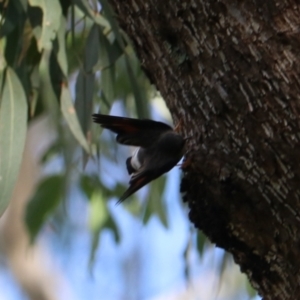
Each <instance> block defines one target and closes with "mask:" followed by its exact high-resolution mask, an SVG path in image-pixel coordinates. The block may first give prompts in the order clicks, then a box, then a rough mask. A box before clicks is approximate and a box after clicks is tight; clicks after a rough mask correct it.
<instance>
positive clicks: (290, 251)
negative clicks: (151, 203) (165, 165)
mask: <svg viewBox="0 0 300 300" xmlns="http://www.w3.org/2000/svg"><path fill="white" fill-rule="evenodd" d="M110 3H111V5H112V7H113V9H114V12H115V14H116V17H117V19H118V20H119V22H120V24H121V27H122V28H123V29H124V30H125V31H126V33H127V34H128V35H129V37H130V38H131V39H132V41H133V43H134V45H135V48H136V52H137V54H138V56H139V58H140V60H141V64H142V66H143V68H144V69H145V71H146V73H147V74H148V76H149V78H150V79H151V81H152V82H153V83H154V84H156V86H157V88H158V89H159V90H160V92H161V94H162V95H163V97H164V99H165V101H166V103H167V105H168V107H169V109H170V111H171V113H172V116H173V117H174V119H175V121H176V122H178V121H179V120H182V122H183V126H182V132H183V134H184V135H192V136H193V139H191V140H189V142H188V147H187V148H188V152H187V155H186V157H187V158H188V159H190V160H191V163H190V164H189V166H188V167H187V168H186V169H185V170H184V171H185V174H184V178H183V181H182V185H181V190H182V192H184V193H185V196H184V200H185V201H187V202H188V204H189V206H190V219H191V221H192V222H193V223H194V224H195V225H196V226H197V228H199V229H200V230H203V231H204V233H205V234H206V235H207V236H208V237H209V238H210V239H211V240H212V241H213V242H214V243H216V245H217V246H219V247H222V248H224V249H225V250H227V251H229V252H231V253H232V254H233V256H234V259H235V261H236V262H237V263H238V264H239V265H240V267H241V270H242V271H243V272H245V273H246V274H247V275H248V277H249V279H250V281H251V283H252V284H253V286H254V287H255V288H256V289H257V290H258V292H259V294H260V295H261V296H263V298H264V299H272V300H276V299H280V300H281V299H300V286H299V284H300V273H299V272H300V235H299V232H298V228H300V167H299V157H300V142H299V139H300V134H299V125H300V122H299V113H300V74H299V69H300V67H299V66H300V65H299V63H298V58H297V57H298V56H299V53H300V51H299V50H300V35H299V30H300V25H299V23H300V12H299V10H300V4H299V2H298V1H292V0H290V1H287V0H286V1H285V0H280V1H279V0H276V1H272V0H265V1H256V0H254V1H233V0H227V1H226V0H223V1H208V0H206V1H205V0H195V1H174V0H160V1H157V0H127V1H120V0H110Z"/></svg>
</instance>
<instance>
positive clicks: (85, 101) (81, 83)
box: [75, 70, 95, 136]
mask: <svg viewBox="0 0 300 300" xmlns="http://www.w3.org/2000/svg"><path fill="white" fill-rule="evenodd" d="M94 81H95V77H94V74H85V72H84V71H82V70H81V71H79V73H78V76H77V81H76V100H75V109H76V113H77V116H78V120H79V122H80V125H81V128H82V130H83V133H84V134H85V136H86V135H87V133H88V131H89V130H90V127H91V120H92V119H91V115H92V110H93V94H94Z"/></svg>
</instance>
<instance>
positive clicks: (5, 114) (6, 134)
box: [0, 68, 27, 215]
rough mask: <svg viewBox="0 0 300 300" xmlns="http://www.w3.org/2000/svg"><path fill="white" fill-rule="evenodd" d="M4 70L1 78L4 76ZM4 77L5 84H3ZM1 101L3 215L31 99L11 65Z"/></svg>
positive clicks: (0, 196)
mask: <svg viewBox="0 0 300 300" xmlns="http://www.w3.org/2000/svg"><path fill="white" fill-rule="evenodd" d="M3 76H4V74H3V71H2V72H1V78H2V79H3ZM2 79H1V84H2ZM1 95H2V97H1V103H0V215H2V213H3V212H4V210H5V209H6V207H7V205H8V203H9V200H10V197H11V194H12V191H13V188H14V185H15V183H16V180H17V176H18V172H19V169H20V165H21V160H22V155H23V149H24V144H25V137H26V128H27V101H26V97H25V94H24V90H23V87H22V85H21V83H20V80H19V79H18V77H17V75H16V74H15V72H14V71H13V70H12V69H11V68H7V70H6V76H5V77H4V86H3V90H2V93H1Z"/></svg>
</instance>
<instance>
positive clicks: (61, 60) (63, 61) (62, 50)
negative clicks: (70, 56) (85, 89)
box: [57, 16, 68, 77]
mask: <svg viewBox="0 0 300 300" xmlns="http://www.w3.org/2000/svg"><path fill="white" fill-rule="evenodd" d="M60 19H61V20H60V28H59V31H58V34H57V40H58V46H59V49H58V52H57V61H58V64H59V66H60V68H61V70H62V72H63V74H64V76H65V77H67V76H68V61H67V54H66V39H65V34H66V20H65V18H64V17H63V16H61V18H60Z"/></svg>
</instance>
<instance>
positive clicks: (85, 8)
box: [73, 0, 110, 28]
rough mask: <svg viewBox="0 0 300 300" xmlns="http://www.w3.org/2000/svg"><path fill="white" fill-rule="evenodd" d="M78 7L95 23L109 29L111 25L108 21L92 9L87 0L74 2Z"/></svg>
mask: <svg viewBox="0 0 300 300" xmlns="http://www.w3.org/2000/svg"><path fill="white" fill-rule="evenodd" d="M73 2H74V3H75V4H76V5H77V7H78V8H79V9H80V10H81V11H82V12H83V13H84V14H85V15H87V16H89V17H90V18H91V19H92V20H93V21H94V22H95V23H97V24H98V25H101V26H103V27H106V28H109V27H110V24H109V22H107V20H106V19H105V18H104V17H103V16H102V15H101V14H99V13H98V12H95V11H93V10H92V9H91V7H90V5H89V3H88V2H87V0H73Z"/></svg>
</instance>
